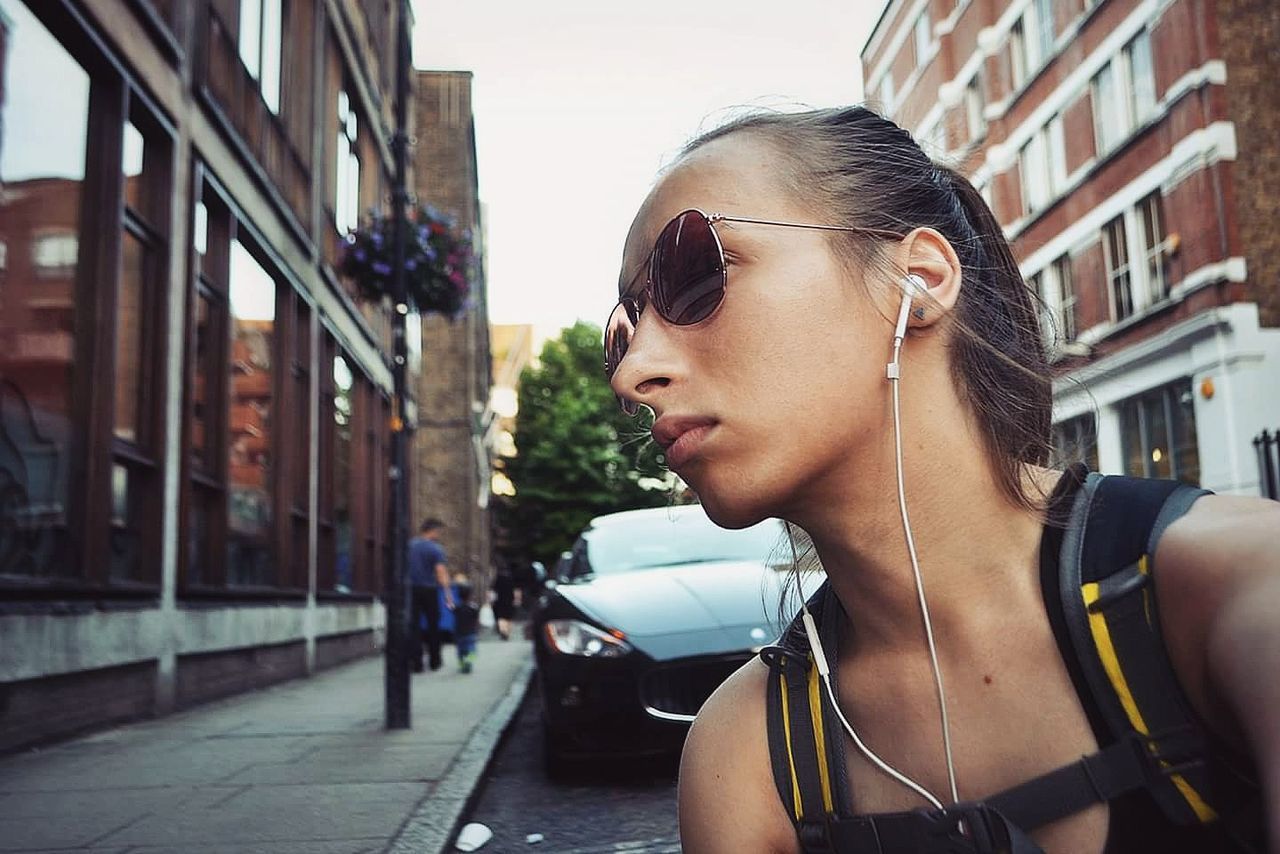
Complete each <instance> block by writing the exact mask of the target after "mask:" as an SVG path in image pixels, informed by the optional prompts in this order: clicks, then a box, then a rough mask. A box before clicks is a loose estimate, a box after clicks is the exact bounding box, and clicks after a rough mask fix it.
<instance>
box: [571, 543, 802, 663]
mask: <svg viewBox="0 0 1280 854" xmlns="http://www.w3.org/2000/svg"><path fill="white" fill-rule="evenodd" d="M786 575H787V573H786V572H780V571H778V570H775V569H772V568H769V567H767V566H764V565H762V564H759V563H753V562H723V563H697V564H685V565H679V566H669V567H660V568H654V569H643V570H636V571H634V572H625V573H618V574H614V575H602V576H598V577H596V578H593V579H591V580H590V581H585V582H579V583H576V584H565V585H561V586H560V587H558V588H557V589H556V592H557V593H558V594H559V595H561V596H563V597H564V598H565V599H567V600H568V601H569V602H570V603H572V604H573V605H574V606H575V607H577V608H578V609H579V610H581V611H582V612H583V613H584V614H586V615H587V616H589V617H591V618H593V619H595V620H597V621H599V622H600V623H602V624H603V625H604V626H606V627H608V628H613V629H620V630H622V631H623V632H624V633H625V634H626V635H627V639H628V640H629V641H631V642H632V643H633V644H634V645H636V646H638V647H640V648H641V649H643V650H645V651H648V652H650V653H651V654H655V657H657V658H667V657H670V654H669V651H668V649H667V648H668V646H669V643H670V642H671V641H674V640H675V637H674V636H685V637H686V638H689V637H690V636H701V637H702V642H700V643H698V644H697V646H698V647H700V648H702V647H706V649H704V650H703V651H706V652H710V651H718V649H717V648H724V649H746V648H749V647H752V646H757V647H758V646H761V645H763V644H765V643H768V642H770V641H772V640H773V639H774V638H776V637H777V636H778V634H779V633H780V631H781V628H782V626H781V625H780V624H779V616H778V610H779V603H780V601H781V596H782V583H783V582H784V581H785V579H786ZM814 586H816V585H815V584H813V582H812V580H810V582H809V583H806V584H805V589H806V590H809V589H812V588H813V587H814ZM739 636H740V637H739ZM664 639H665V641H664Z"/></svg>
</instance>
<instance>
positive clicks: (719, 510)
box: [689, 478, 774, 529]
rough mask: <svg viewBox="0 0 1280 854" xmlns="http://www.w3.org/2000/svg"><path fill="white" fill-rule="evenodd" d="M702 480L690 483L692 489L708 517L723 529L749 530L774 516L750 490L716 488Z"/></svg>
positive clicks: (704, 479)
mask: <svg viewBox="0 0 1280 854" xmlns="http://www.w3.org/2000/svg"><path fill="white" fill-rule="evenodd" d="M706 481H707V479H706V478H700V479H699V482H698V483H692V482H690V483H689V487H690V489H691V490H692V491H693V493H694V494H695V495H696V496H697V497H698V502H699V503H700V504H702V508H703V509H704V510H706V511H707V516H708V517H709V518H710V519H711V521H712V522H715V523H716V524H717V525H719V526H720V527H721V528H731V529H738V528H749V527H751V526H752V525H755V524H756V523H758V522H762V521H764V520H765V519H767V518H769V517H770V516H772V515H774V514H773V513H771V512H770V509H769V508H768V507H765V506H763V505H762V504H761V502H760V500H759V497H760V496H759V495H758V494H752V492H751V490H749V489H743V488H741V487H740V488H738V489H725V488H719V489H718V488H716V486H715V485H714V484H711V483H707V482H706Z"/></svg>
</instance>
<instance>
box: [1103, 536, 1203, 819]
mask: <svg viewBox="0 0 1280 854" xmlns="http://www.w3.org/2000/svg"><path fill="white" fill-rule="evenodd" d="M1139 568H1140V569H1141V570H1142V571H1143V572H1145V571H1146V568H1147V567H1146V558H1145V557H1144V558H1143V561H1142V562H1140V563H1139ZM1081 593H1082V594H1083V595H1084V605H1085V612H1086V613H1087V614H1088V615H1089V630H1090V631H1091V632H1092V633H1093V643H1094V646H1096V647H1097V648H1098V656H1099V657H1100V658H1101V659H1102V667H1103V669H1104V670H1106V672H1107V678H1108V679H1110V680H1111V687H1112V688H1114V689H1115V692H1116V696H1118V697H1119V698H1120V705H1121V706H1123V707H1124V713H1125V714H1126V715H1127V716H1128V717H1129V723H1130V724H1131V725H1132V726H1133V728H1134V729H1136V730H1137V731H1138V732H1140V733H1142V734H1143V735H1145V736H1150V735H1151V731H1150V729H1149V728H1148V727H1147V722H1146V720H1144V719H1143V717H1142V712H1141V711H1139V709H1138V703H1137V701H1136V700H1134V698H1133V692H1132V691H1130V690H1129V682H1128V680H1127V679H1125V676H1124V671H1123V670H1122V669H1121V667H1120V659H1119V657H1118V656H1117V655H1116V649H1115V645H1114V644H1113V643H1112V642H1111V630H1110V629H1109V628H1108V627H1107V618H1106V617H1105V616H1104V615H1103V614H1102V612H1101V611H1099V612H1097V613H1094V612H1093V611H1090V610H1088V609H1089V606H1090V605H1092V604H1093V603H1094V602H1096V601H1098V594H1099V590H1098V583H1097V582H1096V581H1094V582H1090V583H1088V584H1086V585H1084V586H1083V587H1082V588H1081ZM1160 764H1161V765H1162V766H1164V767H1165V768H1168V767H1169V763H1168V762H1165V761H1164V760H1163V759H1161V760H1160ZM1170 779H1172V780H1173V784H1174V786H1176V787H1177V789H1178V791H1179V792H1180V793H1181V794H1182V797H1183V798H1184V799H1186V801H1187V803H1188V804H1189V805H1190V806H1191V809H1192V810H1193V811H1194V812H1195V814H1196V817H1197V818H1199V819H1200V821H1202V822H1210V821H1213V820H1214V819H1216V818H1217V817H1218V814H1217V813H1216V812H1214V811H1213V808H1212V807H1210V806H1209V805H1208V804H1206V803H1205V802H1204V799H1203V798H1202V797H1200V794H1199V793H1198V792H1197V791H1196V790H1195V789H1194V788H1192V786H1191V784H1190V783H1188V782H1187V781H1186V779H1185V778H1184V777H1183V776H1182V775H1181V774H1171V775H1170Z"/></svg>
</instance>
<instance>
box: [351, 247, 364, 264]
mask: <svg viewBox="0 0 1280 854" xmlns="http://www.w3.org/2000/svg"><path fill="white" fill-rule="evenodd" d="M351 257H352V258H355V259H356V261H357V262H358V263H360V264H363V263H364V262H365V259H366V258H367V257H368V256H367V255H365V254H364V250H363V249H357V250H356V251H355V252H352V253H351Z"/></svg>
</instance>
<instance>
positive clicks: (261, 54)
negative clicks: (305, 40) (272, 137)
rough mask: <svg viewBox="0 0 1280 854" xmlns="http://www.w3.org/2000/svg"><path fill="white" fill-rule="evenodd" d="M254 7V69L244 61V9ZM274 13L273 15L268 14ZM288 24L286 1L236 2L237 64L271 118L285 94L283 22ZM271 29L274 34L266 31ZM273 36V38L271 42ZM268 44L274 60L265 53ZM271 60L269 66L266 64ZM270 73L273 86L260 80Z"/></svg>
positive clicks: (245, 59) (275, 114)
mask: <svg viewBox="0 0 1280 854" xmlns="http://www.w3.org/2000/svg"><path fill="white" fill-rule="evenodd" d="M248 5H253V6H255V7H256V8H257V12H258V14H257V17H256V18H255V19H254V21H255V26H254V27H253V28H252V33H253V39H254V42H253V49H252V52H253V53H254V54H256V56H254V57H253V63H254V64H253V66H250V65H249V60H248V58H246V56H245V53H246V47H247V46H246V44H245V41H246V38H247V33H249V32H250V29H249V28H247V27H246V26H245V24H246V20H245V8H246V6H248ZM269 11H271V12H274V14H272V15H270V16H269V15H268V14H267V13H268V12H269ZM286 20H288V10H287V9H286V8H285V0H239V3H238V4H237V6H236V50H237V53H238V54H239V56H240V62H241V64H242V65H243V66H244V70H245V72H246V73H247V74H248V75H249V78H250V79H251V80H253V83H254V87H255V88H256V89H257V91H258V97H259V98H261V99H262V103H263V104H265V105H266V107H267V109H268V110H269V111H270V112H271V114H272V115H273V116H276V117H277V118H278V117H279V116H280V104H281V97H282V96H283V94H284V90H283V80H284V73H283V72H284V45H285V41H284V22H285V21H286ZM271 27H274V33H272V32H270V31H269V28H271ZM273 35H274V38H271V37H272V36H273ZM268 41H270V42H271V43H272V44H274V45H275V47H276V50H275V51H274V56H272V53H271V52H270V51H269V50H268ZM269 59H272V61H271V62H269V61H268V60H269ZM271 69H273V71H272V76H273V77H274V83H267V82H266V81H264V79H263V78H265V77H267V72H268V70H271Z"/></svg>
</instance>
